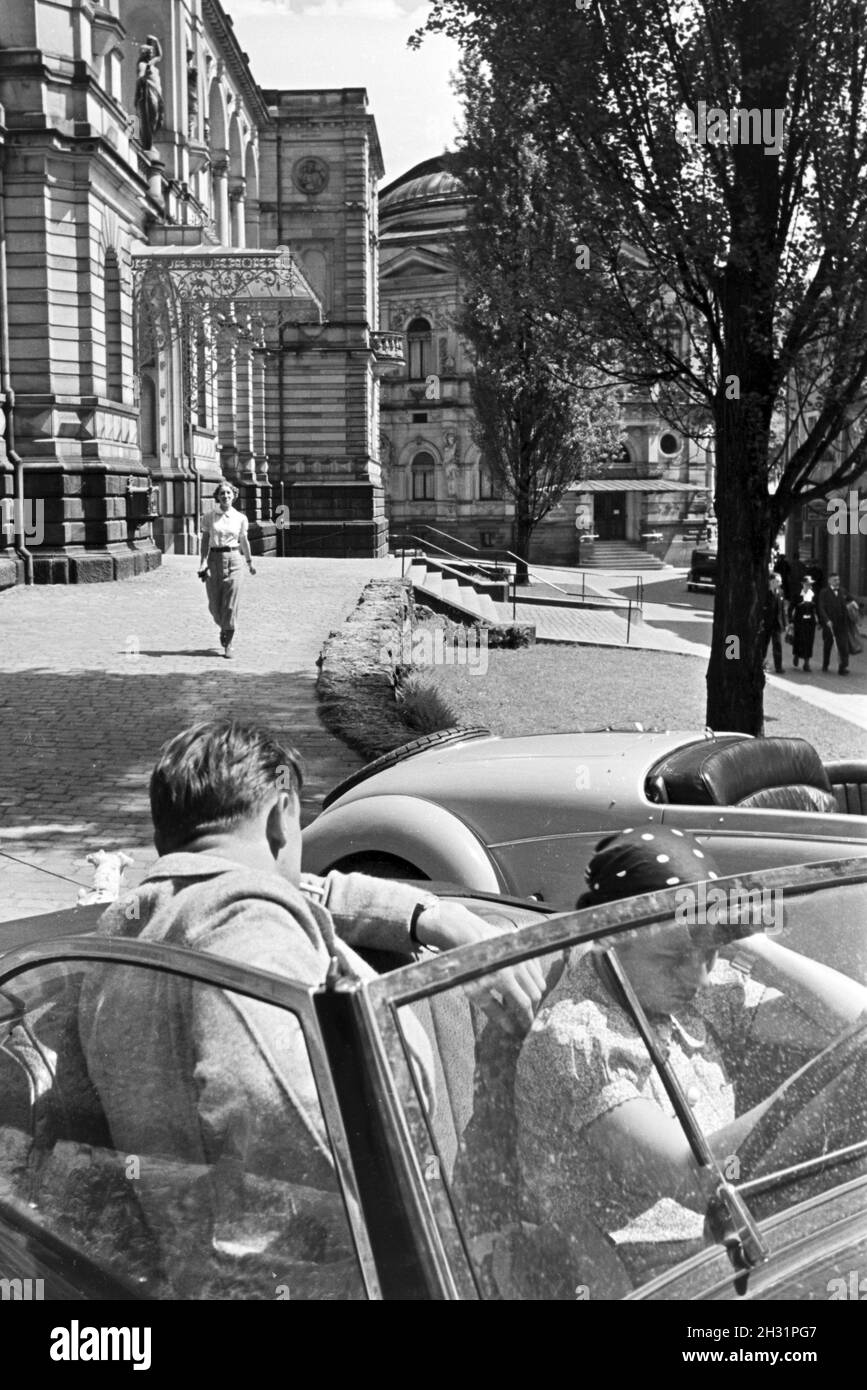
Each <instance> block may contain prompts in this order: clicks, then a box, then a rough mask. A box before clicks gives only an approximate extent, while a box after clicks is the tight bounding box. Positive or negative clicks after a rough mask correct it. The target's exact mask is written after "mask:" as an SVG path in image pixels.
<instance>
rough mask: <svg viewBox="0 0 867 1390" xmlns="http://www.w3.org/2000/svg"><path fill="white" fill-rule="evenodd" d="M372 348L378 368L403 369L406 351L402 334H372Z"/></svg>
mask: <svg viewBox="0 0 867 1390" xmlns="http://www.w3.org/2000/svg"><path fill="white" fill-rule="evenodd" d="M370 347H371V351H372V352H373V355H374V358H375V359H376V365H377V366H378V367H383V368H384V367H403V366H405V364H406V351H405V347H404V337H403V334H402V333H371V335H370Z"/></svg>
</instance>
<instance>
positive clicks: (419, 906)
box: [409, 893, 439, 946]
mask: <svg viewBox="0 0 867 1390" xmlns="http://www.w3.org/2000/svg"><path fill="white" fill-rule="evenodd" d="M438 901H439V899H438V898H436V897H434V895H433V894H432V893H431V894H430V895H429V897H428V899H427V901H426V902H418V903H416V905H415V907H414V908H413V910H412V916H411V917H410V919H409V939H410V941H411V942H412V944H413V945H414V946H424V944H425V943H424V942H423V941H419V939H418V932H417V930H416V929H417V927H418V919H419V917H420V916H421V914H422V913H423V912H427V910H428V908H429V907H434V906H435V905H436V903H437V902H438Z"/></svg>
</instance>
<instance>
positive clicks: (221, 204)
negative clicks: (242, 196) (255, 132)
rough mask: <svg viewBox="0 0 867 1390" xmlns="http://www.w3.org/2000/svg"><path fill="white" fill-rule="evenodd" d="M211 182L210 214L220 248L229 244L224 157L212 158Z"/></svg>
mask: <svg viewBox="0 0 867 1390" xmlns="http://www.w3.org/2000/svg"><path fill="white" fill-rule="evenodd" d="M211 182H212V186H213V190H214V206H213V207H212V209H211V212H212V214H213V217H214V221H215V223H216V226H217V236H218V237H219V240H220V245H221V246H229V245H230V244H231V225H230V218H229V162H228V159H227V158H226V157H225V155H224V156H223V157H222V158H221V157H219V156H216V155H215V157H214V160H213V163H212V164H211Z"/></svg>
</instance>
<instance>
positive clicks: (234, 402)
mask: <svg viewBox="0 0 867 1390" xmlns="http://www.w3.org/2000/svg"><path fill="white" fill-rule="evenodd" d="M232 327H234V316H233V317H232V319H231V320H230V322H229V323H228V324H227V328H232ZM215 346H216V351H217V453H218V457H219V460H220V465H221V468H222V471H223V473H224V475H225V476H226V477H227V478H232V479H233V480H234V478H235V476H236V474H237V470H238V435H237V423H238V380H237V353H236V351H235V348H234V347H233V346H232V340H231V337H230V336H229V335H228V334H227V335H226V337H225V338H224V339H223V341H220V338H219V335H218V337H217V342H216V344H215Z"/></svg>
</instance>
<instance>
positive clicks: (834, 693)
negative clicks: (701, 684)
mask: <svg viewBox="0 0 867 1390" xmlns="http://www.w3.org/2000/svg"><path fill="white" fill-rule="evenodd" d="M601 573H602V572H601V571H600V574H601ZM644 581H645V603H644V621H645V623H646V625H647V626H648V627H650V628H654V629H656V630H658V631H661V632H663V631H664V632H669V633H672V634H673V635H675V636H676V637H678V638H679V639H680V640H681V641H685V642H688V643H689V646H690V647H691V648H692V650H693V652H694V654H695V655H705V656H706V655H707V652H708V649H709V647H710V640H711V630H712V627H713V603H714V596H713V594H712V593H702V592H701V591H700V590H699V591H696V592H694V593H688V592H687V588H686V570H655V571H653V572H651V573H650V574H648V575H645V576H644ZM603 583H607V584H608V585H609V586H610V587H611V588H612V589H614V591H615V592H623V593H631V592H634V590H633V588H632V586H633V584H634V579H633V578H631V577H629V576H625V575H619V576H617V575H609V574H607V573H606V574H605V578H604V580H603ZM660 599H661V600H662V602H660V601H659V600H660ZM861 625H862V632H863V634H864V635H863V636H862V645H863V647H864V651H863V652H861V653H860V654H859V655H853V656H851V657H850V660H849V674H848V676H840V675H838V673H837V662H836V652H832V655H831V665H830V669H829V671H828V672H827V674H823V673H822V669H821V667H822V635H821V633H820V632H817V634H816V644H815V648H814V653H815V654H814V659H813V662H812V663H811V670H810V672H809V674H808V675H806V676H805V675H804V674H803V672H802V671H800V670H794V669H793V667H792V649H791V647H789V646H787V644H786V643H785V642H784V643H783V666H784V671H783V674H782V675H779V676H778V675H776V673H775V672H773V671H769V672H768V673H767V680H768V684H769V685H775V686H779V687H780V688H781V689H783V690H785V691H786V692H787V693H788V694H790V695H796V696H798V698H799V699H801V700H804V701H806V702H807V704H811V705H816V706H817V707H818V708H820V709H824V710H827V712H828V713H829V714H833V715H836V716H837V717H838V718H839V719H847V720H848V721H849V723H850V724H855V725H857V727H858V728H859V729H867V620H865V619H864V618H862V620H861ZM768 655H769V662H770V659H771V657H770V653H769V654H768Z"/></svg>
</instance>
